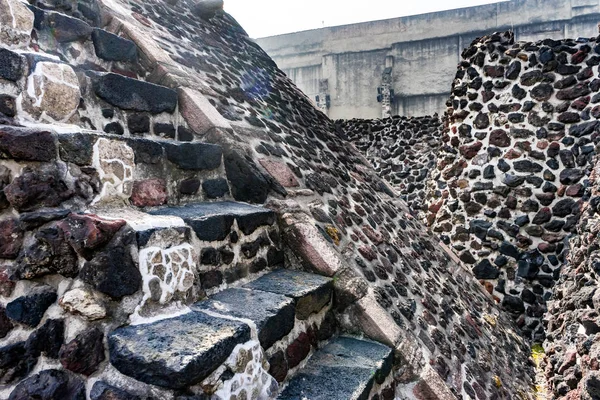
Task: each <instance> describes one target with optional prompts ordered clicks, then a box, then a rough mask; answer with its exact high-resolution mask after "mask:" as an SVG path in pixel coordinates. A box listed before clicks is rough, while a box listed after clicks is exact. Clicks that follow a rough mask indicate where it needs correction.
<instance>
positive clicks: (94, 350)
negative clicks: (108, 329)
mask: <svg viewBox="0 0 600 400" xmlns="http://www.w3.org/2000/svg"><path fill="white" fill-rule="evenodd" d="M103 342H104V334H103V333H102V331H101V330H99V329H98V328H91V329H88V330H86V331H84V332H82V333H80V334H79V335H77V336H76V337H75V338H74V339H73V340H71V341H70V342H69V343H66V344H64V345H63V346H62V347H61V349H60V353H59V357H60V363H61V364H62V366H63V367H65V368H66V369H68V370H70V371H73V372H77V373H78V374H83V375H86V376H89V375H91V374H93V373H94V372H95V371H96V370H97V369H98V366H99V364H100V363H101V362H102V361H104V343H103Z"/></svg>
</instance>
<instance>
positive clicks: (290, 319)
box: [192, 289, 294, 350]
mask: <svg viewBox="0 0 600 400" xmlns="http://www.w3.org/2000/svg"><path fill="white" fill-rule="evenodd" d="M192 309H193V310H200V311H201V310H208V311H211V312H214V313H218V314H222V315H227V316H233V317H236V318H244V319H249V320H251V321H253V322H254V323H255V324H256V328H257V330H258V340H259V342H260V344H261V346H262V347H263V348H264V349H265V350H266V349H269V348H270V347H271V346H272V345H273V344H274V343H275V342H277V341H278V340H280V339H281V338H283V337H284V336H285V335H287V334H288V333H290V331H291V330H292V328H293V327H294V302H293V300H292V299H290V298H289V297H286V296H283V295H280V294H275V293H269V292H263V291H260V290H250V289H227V290H224V291H222V292H219V293H217V294H216V295H213V296H211V297H210V298H209V299H208V300H206V301H202V302H200V303H196V304H195V305H194V306H193V307H192Z"/></svg>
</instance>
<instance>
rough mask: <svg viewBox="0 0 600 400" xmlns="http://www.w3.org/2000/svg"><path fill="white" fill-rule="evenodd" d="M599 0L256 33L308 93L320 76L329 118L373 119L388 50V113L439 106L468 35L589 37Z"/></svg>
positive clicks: (518, 2) (511, 4) (546, 0)
mask: <svg viewBox="0 0 600 400" xmlns="http://www.w3.org/2000/svg"><path fill="white" fill-rule="evenodd" d="M598 22H600V0H512V1H508V2H502V3H495V4H488V5H483V6H477V7H470V8H461V9H456V10H449V11H442V12H436V13H429V14H422V15H414V16H409V17H402V18H394V19H388V20H382V21H373V22H365V23H360V24H352V25H344V26H337V27H331V28H323V29H314V30H310V31H304V32H297V33H291V34H286V35H279V36H272V37H267V38H262V39H257V42H258V43H259V44H260V45H261V46H262V47H263V49H265V51H267V53H269V55H270V56H271V57H272V58H273V59H274V60H275V61H276V62H277V64H278V65H279V67H280V68H281V69H283V70H284V71H285V73H286V74H287V75H288V76H289V77H290V78H291V79H292V80H293V81H294V82H295V83H296V84H297V85H298V86H299V87H300V88H301V89H302V90H303V91H304V92H305V93H306V94H307V95H308V96H309V97H310V98H311V99H313V100H314V98H315V96H316V95H317V94H319V81H320V80H321V79H327V81H328V88H329V92H328V94H329V95H330V98H331V105H330V108H329V110H328V114H329V116H330V117H332V118H355V117H360V118H379V117H381V105H380V104H379V103H378V102H377V87H378V86H380V83H381V74H382V72H383V69H384V68H385V66H386V57H388V62H389V57H390V56H391V57H393V61H394V62H393V64H394V66H393V70H392V77H393V85H392V87H393V88H394V91H395V98H394V100H395V102H394V104H393V105H392V113H393V114H400V115H406V116H418V115H425V114H433V113H435V112H438V113H443V111H444V110H445V102H446V100H447V98H448V96H449V90H450V85H451V83H452V79H453V78H454V75H455V72H456V65H457V64H458V62H459V58H460V53H461V52H462V50H463V49H464V48H465V47H467V46H468V45H469V44H470V43H471V42H472V41H473V40H474V39H475V38H477V37H481V36H484V35H486V34H489V33H491V32H493V31H499V30H508V29H513V30H514V32H515V36H516V39H517V40H539V39H544V38H553V39H560V38H565V37H570V38H576V37H592V36H596V35H597V34H598V28H597V23H598Z"/></svg>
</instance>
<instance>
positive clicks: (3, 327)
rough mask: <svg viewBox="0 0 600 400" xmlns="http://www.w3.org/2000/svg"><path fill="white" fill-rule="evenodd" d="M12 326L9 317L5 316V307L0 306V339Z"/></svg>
mask: <svg viewBox="0 0 600 400" xmlns="http://www.w3.org/2000/svg"><path fill="white" fill-rule="evenodd" d="M13 328H14V325H13V323H12V322H10V319H9V318H8V317H7V316H6V309H5V308H4V307H0V339H2V338H4V337H6V335H8V333H9V332H10V331H12V329H13Z"/></svg>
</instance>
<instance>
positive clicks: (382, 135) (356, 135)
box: [335, 115, 442, 219]
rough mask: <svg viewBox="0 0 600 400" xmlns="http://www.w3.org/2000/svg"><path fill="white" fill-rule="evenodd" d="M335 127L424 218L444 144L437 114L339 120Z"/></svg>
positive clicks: (421, 217)
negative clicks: (433, 177)
mask: <svg viewBox="0 0 600 400" xmlns="http://www.w3.org/2000/svg"><path fill="white" fill-rule="evenodd" d="M335 126H336V129H337V131H338V132H339V134H340V135H342V137H343V138H346V139H347V140H349V141H351V142H352V143H354V146H356V148H357V149H358V150H360V152H361V153H362V154H364V155H365V157H367V159H368V160H369V162H370V163H371V165H373V168H375V171H377V173H378V174H379V175H380V176H381V177H382V178H384V179H385V180H387V181H388V182H389V183H390V184H391V185H392V187H393V188H394V189H395V190H396V191H397V192H398V193H400V196H401V198H402V200H404V201H405V202H406V203H407V204H408V206H409V207H410V208H411V209H412V210H413V211H414V212H415V213H417V214H419V217H420V218H419V219H424V217H425V213H424V212H425V211H426V210H427V207H426V199H425V197H426V195H427V182H428V180H429V177H430V175H431V171H432V170H434V169H435V166H436V164H437V153H438V151H439V149H440V147H441V140H440V137H441V134H442V124H441V122H440V120H439V119H438V118H437V115H436V116H433V117H418V118H406V117H400V116H395V117H393V118H386V119H351V120H338V121H335Z"/></svg>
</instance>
